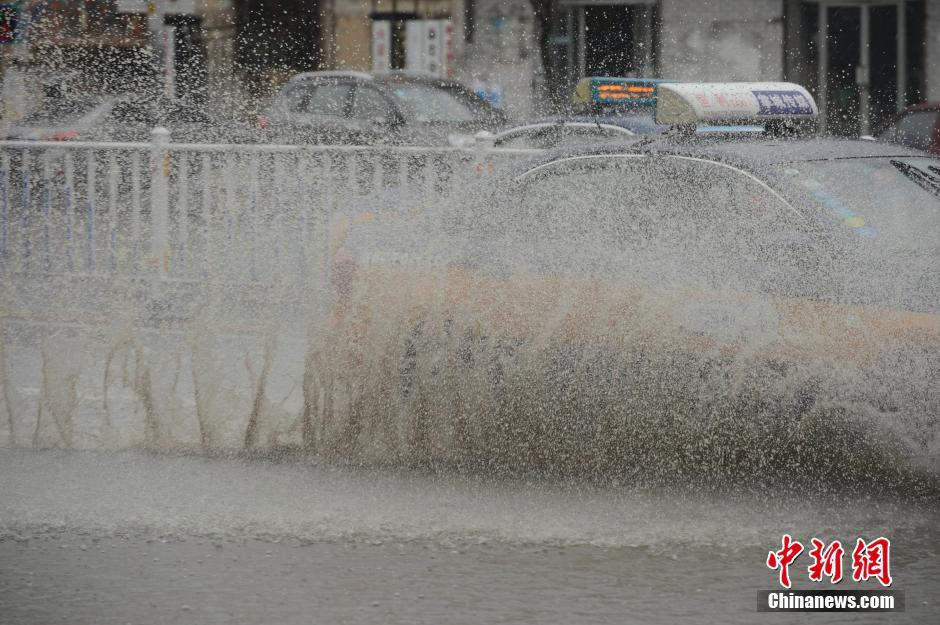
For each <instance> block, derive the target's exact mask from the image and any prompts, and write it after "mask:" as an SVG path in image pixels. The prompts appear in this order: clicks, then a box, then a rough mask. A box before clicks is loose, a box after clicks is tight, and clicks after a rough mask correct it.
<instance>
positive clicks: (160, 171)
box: [150, 126, 170, 278]
mask: <svg viewBox="0 0 940 625" xmlns="http://www.w3.org/2000/svg"><path fill="white" fill-rule="evenodd" d="M169 143H170V131H169V130H167V129H166V128H163V127H160V126H157V127H156V128H154V129H153V130H152V131H151V132H150V224H151V230H150V266H151V268H152V269H153V270H154V271H155V273H156V275H157V276H158V277H161V278H165V277H166V275H167V274H168V273H169V271H170V247H169V232H168V230H169V226H168V222H169V214H170V151H169V147H168V146H169Z"/></svg>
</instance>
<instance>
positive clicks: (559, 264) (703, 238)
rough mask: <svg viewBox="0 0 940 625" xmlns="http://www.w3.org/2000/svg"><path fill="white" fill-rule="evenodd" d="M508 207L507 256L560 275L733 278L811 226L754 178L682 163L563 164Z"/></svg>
mask: <svg viewBox="0 0 940 625" xmlns="http://www.w3.org/2000/svg"><path fill="white" fill-rule="evenodd" d="M503 200H504V201H503V203H502V208H501V210H499V211H498V212H497V214H498V217H497V222H496V223H494V224H492V226H493V231H494V232H499V233H502V235H501V236H505V237H506V238H507V241H506V243H505V244H504V246H515V249H517V250H525V251H524V252H522V253H523V255H524V256H528V257H529V258H532V259H539V261H538V262H539V264H540V265H546V264H548V265H551V269H552V270H560V271H565V270H566V269H565V267H566V265H567V266H569V267H577V266H581V267H596V266H598V263H600V264H601V265H604V266H605V267H607V268H608V269H612V270H616V271H628V270H629V267H630V266H631V265H635V264H636V263H638V262H649V263H651V264H654V265H655V264H657V263H659V264H661V263H662V259H664V258H666V259H681V261H682V265H683V267H685V268H686V269H688V268H689V267H693V268H708V269H714V270H716V273H721V272H722V271H725V273H727V272H728V271H731V272H732V273H733V270H734V268H735V267H736V266H737V265H738V264H739V263H740V262H745V261H746V262H752V261H753V262H757V261H761V260H767V259H766V257H765V252H766V251H767V250H768V247H767V245H766V243H767V242H768V241H784V240H786V238H787V236H789V235H790V233H796V232H800V233H802V232H804V227H805V225H806V222H805V220H804V219H803V217H802V215H801V214H800V213H799V212H797V211H795V210H794V209H793V208H792V207H791V206H790V205H789V204H788V203H787V202H785V201H784V200H783V199H782V198H781V197H780V196H779V195H777V194H776V193H775V192H773V191H772V190H771V189H769V188H768V187H767V186H766V185H764V184H763V183H761V182H760V181H757V180H755V179H753V178H752V177H750V176H749V175H748V174H745V173H744V172H741V171H739V170H736V169H733V168H729V167H726V166H723V165H721V164H718V163H712V162H708V161H701V160H698V159H685V158H678V157H646V156H637V157H609V156H605V157H575V158H571V159H563V160H561V161H556V162H555V163H552V164H550V165H548V166H543V167H540V168H536V169H535V170H533V171H531V172H530V173H528V174H526V175H524V176H522V177H521V178H520V179H518V182H517V186H516V187H515V188H514V189H513V191H512V192H511V193H510V194H509V195H508V196H507V197H505V198H503ZM553 263H554V264H553Z"/></svg>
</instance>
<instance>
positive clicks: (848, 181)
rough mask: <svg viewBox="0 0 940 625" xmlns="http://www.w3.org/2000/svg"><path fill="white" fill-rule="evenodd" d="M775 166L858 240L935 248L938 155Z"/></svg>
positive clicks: (939, 220)
mask: <svg viewBox="0 0 940 625" xmlns="http://www.w3.org/2000/svg"><path fill="white" fill-rule="evenodd" d="M778 169H779V170H780V172H781V173H782V174H783V176H784V177H785V178H787V179H788V180H789V181H791V182H792V183H793V184H794V185H796V187H797V188H799V189H801V190H802V191H803V192H805V194H806V196H807V197H809V198H810V199H811V200H812V202H813V203H814V204H816V205H817V206H818V207H819V208H820V209H821V210H822V212H823V214H824V215H825V216H826V217H827V218H829V219H830V220H831V221H833V222H835V223H837V224H839V226H840V227H842V228H844V229H845V231H847V232H849V233H852V234H855V235H856V236H858V237H859V238H861V239H868V240H871V241H872V242H874V243H877V244H879V245H881V246H884V247H887V248H890V249H895V250H934V249H937V248H938V247H940V244H938V238H937V235H938V233H940V159H935V158H911V157H893V158H892V157H885V158H854V159H836V160H830V161H813V162H802V163H785V164H782V165H779V166H778Z"/></svg>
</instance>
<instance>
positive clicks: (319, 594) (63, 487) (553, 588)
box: [0, 449, 940, 623]
mask: <svg viewBox="0 0 940 625" xmlns="http://www.w3.org/2000/svg"><path fill="white" fill-rule="evenodd" d="M903 499H904V498H903V496H902V497H900V498H899V499H898V500H897V501H880V502H873V501H868V502H858V501H856V500H853V499H849V498H846V497H822V496H820V495H818V494H816V495H813V496H803V497H793V496H789V497H784V496H782V495H781V496H776V495H775V494H773V493H767V496H754V495H749V496H746V497H744V496H741V497H736V496H731V495H724V496H721V497H717V496H707V495H704V494H697V493H693V492H679V493H667V492H660V491H651V490H639V489H635V488H633V487H631V486H625V485H606V486H598V485H587V484H584V483H579V482H561V481H554V480H547V479H544V478H543V479H531V480H526V479H523V478H514V479H503V480H497V479H491V478H483V477H479V476H467V475H458V474H446V473H445V474H441V473H436V474H427V473H422V472H417V471H411V470H387V469H385V470H381V471H380V470H377V469H360V468H337V467H329V466H322V465H319V464H317V463H315V462H311V461H300V460H291V461H282V462H271V461H246V460H235V459H211V458H210V459H207V458H198V457H188V456H176V457H173V456H158V455H152V454H146V453H142V452H133V451H130V452H122V453H117V454H114V453H111V454H105V453H92V452H58V451H21V450H11V449H4V450H2V451H0V501H2V502H3V503H2V507H0V528H2V540H0V622H3V623H112V622H113V623H223V622H225V623H310V622H318V623H319V622H323V623H344V622H345V623H386V622H391V623H398V622H401V623H406V622H407V623H439V622H449V623H479V622H538V623H573V622H577V623H675V622H734V623H752V622H755V621H758V620H767V621H772V622H822V621H825V622H891V623H894V622H906V623H922V622H932V621H935V620H936V619H937V617H938V616H940V601H937V599H936V594H937V593H936V590H937V588H938V587H940V506H936V505H933V504H931V503H927V504H917V505H913V504H907V503H904V502H903ZM784 532H788V533H791V534H792V535H793V536H794V537H795V538H800V539H802V540H804V542H808V541H809V538H810V537H811V536H820V537H824V538H825V539H827V540H831V539H834V538H839V539H841V540H842V542H843V544H846V543H849V544H851V543H852V542H854V539H855V538H856V537H857V536H860V535H861V536H866V537H869V538H870V537H873V536H875V535H882V534H883V535H885V536H888V537H890V538H891V539H892V540H893V543H892V551H893V557H892V561H891V565H892V569H893V571H892V572H893V576H894V579H895V583H894V588H897V589H899V590H903V591H904V592H905V594H906V604H907V609H906V612H904V613H887V614H884V613H883V614H874V613H867V614H840V613H830V614H826V615H813V614H803V615H785V614H771V615H764V614H761V615H758V614H757V612H756V592H757V591H758V590H760V589H771V588H773V587H774V586H775V584H776V577H775V573H774V572H773V571H770V570H769V569H767V568H766V566H765V565H764V559H765V558H766V554H767V551H768V550H769V549H776V548H779V542H780V536H781V534H782V533H784ZM804 567H805V563H802V562H801V566H800V568H801V569H804V570H798V569H791V571H793V575H794V579H795V580H797V581H796V582H795V587H806V586H807V582H806V575H805V568H804ZM842 586H843V587H846V588H848V587H849V585H847V584H846V583H845V582H843V584H842ZM851 587H853V588H854V587H857V586H856V585H854V584H851ZM820 617H824V618H820Z"/></svg>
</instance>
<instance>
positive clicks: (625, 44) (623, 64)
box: [27, 0, 940, 135]
mask: <svg viewBox="0 0 940 625" xmlns="http://www.w3.org/2000/svg"><path fill="white" fill-rule="evenodd" d="M150 4H151V3H148V2H144V1H143V0H81V1H65V0H30V2H28V3H27V5H28V6H29V7H30V9H29V10H30V15H31V22H32V24H31V28H30V33H31V35H30V48H31V50H32V52H31V58H32V63H33V65H34V66H36V67H38V68H44V69H45V70H47V71H48V72H50V73H55V72H60V73H70V74H71V75H72V77H73V78H76V77H77V80H78V82H79V83H81V84H82V85H84V86H86V87H87V86H89V85H91V84H95V85H97V88H100V89H105V90H108V89H126V88H127V87H128V85H135V84H136V83H138V82H140V81H145V80H146V77H147V73H148V71H150V69H152V67H153V65H152V63H150V62H149V61H148V55H149V54H152V51H153V49H154V46H153V45H151V44H152V42H153V33H152V27H153V23H152V21H148V16H147V14H146V11H147V8H148V6H149V5H150ZM152 4H153V5H155V6H157V7H161V8H162V9H164V10H165V13H166V15H165V18H164V23H165V24H166V25H168V26H171V27H172V28H173V31H174V35H175V40H174V46H173V52H174V53H173V59H174V61H173V62H174V71H175V77H176V81H177V83H176V87H175V91H176V94H177V95H180V96H187V97H196V98H199V97H202V98H207V99H208V100H209V102H210V103H216V102H215V99H213V98H211V97H208V96H209V95H210V94H216V93H225V94H244V97H243V96H235V97H228V98H225V99H224V100H225V101H227V102H238V103H240V104H245V105H246V106H247V107H248V108H251V107H255V108H257V107H258V106H260V105H261V103H262V102H263V100H264V97H265V95H266V94H268V93H270V92H271V90H273V89H274V88H276V86H277V85H278V84H279V83H280V82H281V81H283V80H284V79H286V78H287V77H288V76H289V75H290V74H292V73H294V72H297V71H304V70H309V69H317V68H322V69H351V70H365V71H391V70H397V69H404V70H410V71H424V72H431V73H435V74H437V75H441V76H446V77H452V78H455V79H458V80H460V81H462V82H464V83H466V84H468V85H470V86H472V87H473V88H474V89H476V90H478V91H479V92H480V93H482V94H484V95H486V97H488V98H490V99H491V100H492V101H494V102H496V103H498V104H499V105H500V106H503V107H504V108H506V109H507V110H508V111H509V112H510V113H511V114H513V115H515V116H523V115H530V114H534V113H539V112H544V111H548V110H557V108H558V107H559V105H563V104H564V103H565V102H567V101H569V100H570V94H571V93H572V90H573V85H574V84H575V83H576V82H577V80H578V79H580V78H581V77H582V76H585V75H617V76H659V77H668V78H675V79H678V80H696V81H729V80H792V81H795V82H799V83H801V84H803V85H805V86H806V87H807V88H808V89H809V90H810V91H811V92H812V93H813V94H814V96H815V97H816V99H817V101H818V103H819V105H820V109H821V111H822V124H823V126H824V127H825V128H826V129H827V130H829V131H832V132H835V133H839V134H847V135H851V134H859V133H862V134H864V133H866V132H868V131H869V130H871V129H873V128H876V127H877V126H878V125H879V124H880V123H881V122H882V121H883V120H885V119H886V118H887V117H888V116H889V115H891V114H892V113H893V112H894V111H895V110H897V109H898V108H901V107H902V106H904V105H905V104H911V103H915V102H919V101H923V100H940V0H838V1H836V0H280V1H276V0H162V1H159V0H158V1H157V2H154V3H152ZM148 68H149V69H148Z"/></svg>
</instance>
